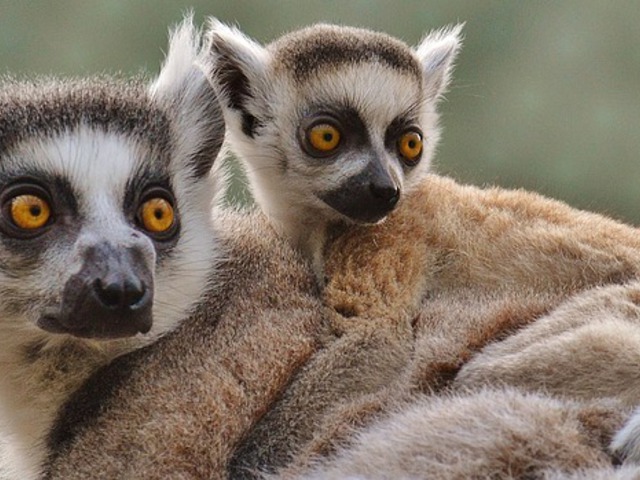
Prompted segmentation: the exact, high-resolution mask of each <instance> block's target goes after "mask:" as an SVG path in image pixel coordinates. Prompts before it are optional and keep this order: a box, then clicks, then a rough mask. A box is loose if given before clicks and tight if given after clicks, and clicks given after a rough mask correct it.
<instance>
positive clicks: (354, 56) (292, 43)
mask: <svg viewBox="0 0 640 480" xmlns="http://www.w3.org/2000/svg"><path fill="white" fill-rule="evenodd" d="M269 48H270V49H272V51H273V54H274V57H275V60H276V65H277V64H281V65H283V66H284V67H285V68H287V69H289V70H291V71H292V72H294V75H295V77H296V78H297V79H299V80H304V79H305V78H307V77H309V75H312V74H313V73H314V72H317V71H318V70H321V69H326V68H332V67H335V66H341V65H344V64H350V63H362V62H367V63H380V64H383V65H386V66H388V67H391V68H393V69H395V70H400V71H402V72H406V73H408V74H410V75H415V76H416V77H418V78H420V76H421V73H420V65H419V64H418V61H417V60H416V59H415V58H414V56H413V54H412V52H411V49H410V48H409V47H408V46H407V45H405V44H404V43H403V42H401V41H400V40H397V39H395V38H393V37H390V36H388V35H385V34H383V33H378V32H372V31H370V30H363V29H358V28H352V27H340V26H334V25H315V26H312V27H309V28H305V29H302V30H298V31H296V32H293V33H290V34H288V35H285V36H283V37H281V38H280V39H279V40H277V41H276V42H274V43H273V44H271V45H270V47H269Z"/></svg>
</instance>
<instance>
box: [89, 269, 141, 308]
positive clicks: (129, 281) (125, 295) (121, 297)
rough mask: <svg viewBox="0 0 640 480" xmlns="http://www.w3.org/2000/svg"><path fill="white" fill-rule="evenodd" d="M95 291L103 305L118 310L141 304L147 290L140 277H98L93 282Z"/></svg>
mask: <svg viewBox="0 0 640 480" xmlns="http://www.w3.org/2000/svg"><path fill="white" fill-rule="evenodd" d="M93 291H94V293H95V296H96V298H97V299H98V301H99V302H101V303H102V305H103V306H105V307H107V308H111V309H116V310H127V309H132V308H135V307H136V306H140V304H141V303H143V302H142V300H143V299H144V296H145V293H146V291H147V288H146V286H145V285H144V283H142V282H141V281H140V280H139V279H138V278H136V277H131V278H122V277H120V278H109V279H101V278H98V279H96V280H95V281H94V282H93Z"/></svg>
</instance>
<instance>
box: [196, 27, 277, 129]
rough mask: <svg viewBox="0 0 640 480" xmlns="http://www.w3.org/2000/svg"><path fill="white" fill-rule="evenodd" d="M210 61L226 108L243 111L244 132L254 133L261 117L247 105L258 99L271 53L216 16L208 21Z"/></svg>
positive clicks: (240, 112) (213, 80)
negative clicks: (257, 116)
mask: <svg viewBox="0 0 640 480" xmlns="http://www.w3.org/2000/svg"><path fill="white" fill-rule="evenodd" d="M207 37H208V40H209V47H208V49H209V62H210V69H209V72H210V75H211V82H212V84H213V85H214V87H215V89H216V92H217V93H218V95H219V97H220V99H221V103H222V106H223V108H227V109H229V110H231V111H232V112H234V113H236V114H238V115H240V120H241V128H242V131H243V133H244V134H245V135H247V136H249V137H253V136H254V135H255V129H256V127H257V125H258V123H259V122H258V119H257V118H256V117H255V116H254V114H253V113H251V112H250V109H249V108H248V105H249V104H251V103H253V104H254V105H255V101H256V100H259V99H258V97H259V94H258V92H259V91H260V90H261V87H263V85H264V81H265V78H266V70H267V65H268V63H269V58H270V56H269V53H268V52H267V50H266V49H265V48H264V47H263V46H262V45H260V44H259V43H257V42H255V41H254V40H252V39H250V38H249V37H247V36H246V35H244V34H243V33H242V32H240V31H239V30H237V29H235V28H232V27H229V26H227V25H225V24H223V23H221V22H219V21H218V20H216V19H215V18H213V19H211V20H210V21H209V31H208V33H207Z"/></svg>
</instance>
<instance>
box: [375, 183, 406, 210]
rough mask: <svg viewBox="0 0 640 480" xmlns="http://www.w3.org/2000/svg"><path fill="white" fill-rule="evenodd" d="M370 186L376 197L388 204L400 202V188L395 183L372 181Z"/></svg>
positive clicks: (393, 204) (392, 204)
mask: <svg viewBox="0 0 640 480" xmlns="http://www.w3.org/2000/svg"><path fill="white" fill-rule="evenodd" d="M369 188H370V190H371V195H372V196H373V197H374V198H376V199H378V200H381V201H382V202H384V203H386V204H387V205H388V206H390V207H393V206H395V204H396V203H398V199H399V198H400V189H399V188H398V187H397V186H396V185H395V184H394V183H383V184H377V183H372V184H371V185H370V186H369Z"/></svg>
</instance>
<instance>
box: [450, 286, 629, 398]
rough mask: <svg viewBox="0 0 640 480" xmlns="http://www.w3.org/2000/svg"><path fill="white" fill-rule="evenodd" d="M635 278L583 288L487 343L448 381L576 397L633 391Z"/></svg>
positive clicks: (462, 384)
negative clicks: (504, 336) (507, 334)
mask: <svg viewBox="0 0 640 480" xmlns="http://www.w3.org/2000/svg"><path fill="white" fill-rule="evenodd" d="M639 300H640V284H639V283H635V282H634V283H632V284H629V285H624V286H618V285H616V286H610V287H606V288H599V289H595V290H592V291H588V292H586V293H585V294H582V295H579V296H577V297H575V298H574V299H572V300H570V301H568V302H566V303H565V304H563V305H562V306H561V307H559V308H558V309H556V310H554V311H553V312H551V313H550V314H549V315H547V316H545V317H543V318H540V319H538V320H537V321H536V322H535V323H533V324H532V325H530V326H528V327H526V328H524V329H523V330H521V331H520V332H518V333H517V334H516V335H513V336H512V337H510V338H508V339H506V340H504V341H502V342H499V343H495V344H492V345H489V346H488V347H487V348H486V349H484V350H483V351H482V352H481V353H479V354H478V355H477V356H475V357H474V358H473V359H472V360H471V361H470V362H469V363H467V364H466V365H465V366H464V367H463V368H462V370H461V371H460V374H459V375H458V377H457V378H456V381H455V385H460V386H464V387H469V386H477V385H483V384H490V385H495V384H499V383H502V384H508V385H515V386H518V387H520V388H522V389H526V390H532V391H546V392H549V393H553V394H556V395H570V396H571V397H574V398H575V397H578V398H587V399H589V398H598V397H616V398H618V399H620V400H622V401H624V402H625V403H626V404H628V405H636V404H637V403H638V399H640V369H638V366H639V365H640V302H639Z"/></svg>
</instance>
